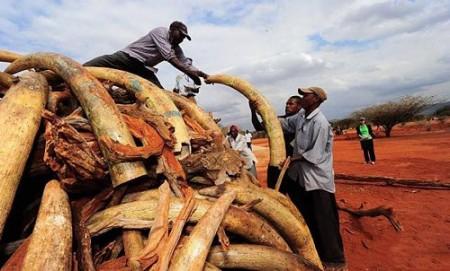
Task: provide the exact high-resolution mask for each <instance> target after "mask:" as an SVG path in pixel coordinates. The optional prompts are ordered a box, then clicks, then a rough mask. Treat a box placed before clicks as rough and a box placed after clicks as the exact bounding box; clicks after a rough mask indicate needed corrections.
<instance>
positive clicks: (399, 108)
mask: <svg viewBox="0 0 450 271" xmlns="http://www.w3.org/2000/svg"><path fill="white" fill-rule="evenodd" d="M432 101H433V99H432V97H424V96H405V97H402V98H400V99H398V100H395V101H389V102H387V103H383V104H378V105H373V106H369V107H366V108H363V109H361V110H358V111H355V112H353V113H351V114H350V117H348V118H344V119H340V120H334V121H332V122H331V124H332V126H333V128H334V130H335V131H336V133H338V134H339V132H340V131H342V130H345V129H349V128H351V127H356V126H357V125H358V120H359V118H360V117H365V118H366V119H367V121H368V122H370V123H372V124H373V125H376V126H381V127H383V128H384V133H385V134H386V137H390V136H391V131H392V128H393V127H394V126H395V125H397V124H400V123H405V122H408V121H412V120H416V119H418V118H420V116H419V113H420V112H421V111H422V110H423V109H424V108H425V107H426V106H428V105H430V104H432ZM441 110H442V111H441ZM449 112H450V108H448V107H444V108H442V109H440V110H438V111H437V112H436V114H447V115H448V114H449ZM422 117H423V116H422Z"/></svg>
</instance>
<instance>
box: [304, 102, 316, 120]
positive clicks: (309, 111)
mask: <svg viewBox="0 0 450 271" xmlns="http://www.w3.org/2000/svg"><path fill="white" fill-rule="evenodd" d="M318 107H319V104H315V105H312V106H311V107H310V108H305V117H308V116H309V114H311V113H312V112H313V111H314V110H316V108H318Z"/></svg>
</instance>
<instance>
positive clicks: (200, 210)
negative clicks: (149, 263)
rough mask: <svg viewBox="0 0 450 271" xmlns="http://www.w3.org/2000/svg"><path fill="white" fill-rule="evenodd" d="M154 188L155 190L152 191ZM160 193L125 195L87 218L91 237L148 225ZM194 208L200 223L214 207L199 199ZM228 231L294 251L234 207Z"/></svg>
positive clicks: (173, 208) (174, 208)
mask: <svg viewBox="0 0 450 271" xmlns="http://www.w3.org/2000/svg"><path fill="white" fill-rule="evenodd" d="M150 191H152V190H150ZM157 193H158V192H157V191H156V192H148V193H146V192H142V193H135V194H134V195H133V194H132V195H130V196H126V198H125V199H124V200H125V201H130V200H137V199H139V201H134V202H128V203H123V204H120V205H117V206H114V207H111V208H108V209H106V210H104V211H101V212H98V213H97V214H95V215H94V216H92V218H91V219H90V220H89V221H88V223H87V224H88V226H87V227H88V229H89V232H90V233H91V235H92V236H96V235H99V234H102V233H105V232H107V231H109V230H110V229H112V228H117V227H125V228H132V227H135V228H149V227H150V226H151V225H152V223H153V219H154V218H155V212H156V211H155V208H156V204H157V201H158V198H159V195H158V194H157ZM170 201H171V203H170V210H169V219H170V220H174V219H175V218H176V217H177V215H178V213H179V212H180V210H181V208H182V207H183V204H184V202H183V201H182V200H180V199H178V198H176V197H172V198H171V199H170ZM196 203H197V205H196V208H195V211H194V212H193V213H192V215H191V216H190V218H189V221H190V222H197V221H198V220H199V219H200V218H201V217H202V216H203V215H204V214H205V213H206V211H207V210H208V209H209V207H211V205H212V203H211V202H210V201H208V200H204V199H196ZM223 226H224V227H225V230H226V231H229V232H232V233H235V234H237V235H239V236H242V237H243V238H245V239H246V240H249V241H250V242H253V243H256V244H262V245H266V246H271V247H275V248H277V249H280V250H284V251H291V250H290V249H289V246H288V245H287V243H286V241H285V240H284V239H283V238H282V237H281V236H280V235H279V234H278V232H277V231H276V230H275V229H273V227H272V226H271V225H270V224H269V223H267V222H266V221H265V220H263V219H261V218H260V217H259V216H256V215H254V214H252V213H249V212H246V211H244V210H242V209H240V208H237V207H234V206H231V207H230V208H229V209H228V212H227V213H226V215H225V219H224V220H223Z"/></svg>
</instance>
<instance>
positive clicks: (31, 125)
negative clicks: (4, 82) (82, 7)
mask: <svg viewBox="0 0 450 271" xmlns="http://www.w3.org/2000/svg"><path fill="white" fill-rule="evenodd" d="M47 97H48V84H47V81H46V80H45V78H44V77H43V76H42V75H40V74H38V73H35V72H27V73H24V74H23V75H21V80H20V81H19V83H17V84H16V85H14V86H12V87H11V88H10V89H9V90H8V91H7V92H6V94H5V96H4V97H3V99H2V101H1V103H0V127H1V129H2V132H1V134H2V135H1V138H2V144H0V180H1V181H0V191H2V196H1V197H0V237H1V235H2V232H3V227H4V225H5V222H6V218H7V217H8V214H9V211H10V209H11V205H12V203H13V200H14V196H15V194H16V190H17V187H18V185H19V182H20V179H21V177H22V173H23V170H24V168H25V164H26V162H27V160H28V156H29V155H30V152H31V149H32V147H33V142H34V138H35V136H36V134H37V132H38V130H39V125H40V123H41V114H42V112H43V111H44V108H45V104H46V102H47Z"/></svg>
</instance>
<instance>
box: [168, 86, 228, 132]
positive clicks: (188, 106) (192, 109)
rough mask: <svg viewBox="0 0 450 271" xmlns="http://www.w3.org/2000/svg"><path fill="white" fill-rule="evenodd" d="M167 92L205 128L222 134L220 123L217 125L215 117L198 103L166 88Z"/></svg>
mask: <svg viewBox="0 0 450 271" xmlns="http://www.w3.org/2000/svg"><path fill="white" fill-rule="evenodd" d="M165 92H166V94H167V95H168V96H169V97H170V98H171V99H172V101H173V102H174V103H175V105H176V106H177V107H178V109H180V110H182V111H184V112H185V113H186V114H187V115H188V116H189V117H191V118H193V119H194V120H196V121H197V122H198V123H199V124H200V125H201V126H202V128H203V129H205V130H209V131H211V132H214V133H217V134H222V130H221V129H220V127H219V125H217V123H216V122H215V121H214V119H213V118H212V117H211V116H210V115H209V114H208V113H207V112H205V111H204V110H203V109H201V108H200V107H199V106H198V105H196V104H195V103H193V102H191V101H190V100H189V99H187V98H185V97H183V96H181V95H178V94H175V93H173V92H171V91H169V90H166V91H165Z"/></svg>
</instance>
